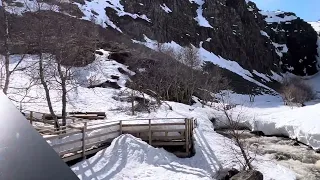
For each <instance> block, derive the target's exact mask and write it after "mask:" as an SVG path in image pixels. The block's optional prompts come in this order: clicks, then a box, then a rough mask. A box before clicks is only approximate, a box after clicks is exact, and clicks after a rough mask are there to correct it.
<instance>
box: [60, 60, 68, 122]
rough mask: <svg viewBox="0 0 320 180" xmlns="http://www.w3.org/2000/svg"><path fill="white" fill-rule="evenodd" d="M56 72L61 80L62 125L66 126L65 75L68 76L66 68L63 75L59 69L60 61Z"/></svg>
mask: <svg viewBox="0 0 320 180" xmlns="http://www.w3.org/2000/svg"><path fill="white" fill-rule="evenodd" d="M58 73H59V76H60V80H61V90H62V97H61V101H62V109H61V115H62V126H66V125H67V87H66V86H67V83H66V80H67V77H68V70H66V72H65V75H63V74H64V73H63V72H62V69H61V63H58Z"/></svg>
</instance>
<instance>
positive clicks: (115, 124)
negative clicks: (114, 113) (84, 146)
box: [88, 122, 120, 131]
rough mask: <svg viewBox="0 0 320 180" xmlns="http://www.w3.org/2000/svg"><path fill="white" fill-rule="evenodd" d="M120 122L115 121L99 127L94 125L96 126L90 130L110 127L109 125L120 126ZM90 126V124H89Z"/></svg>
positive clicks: (89, 129)
mask: <svg viewBox="0 0 320 180" xmlns="http://www.w3.org/2000/svg"><path fill="white" fill-rule="evenodd" d="M119 125H120V122H118V123H114V124H108V125H104V126H98V127H94V128H88V131H93V130H97V129H103V128H108V127H114V126H119ZM89 127H90V126H89Z"/></svg>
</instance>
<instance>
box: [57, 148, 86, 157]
mask: <svg viewBox="0 0 320 180" xmlns="http://www.w3.org/2000/svg"><path fill="white" fill-rule="evenodd" d="M81 150H82V147H74V148H71V149H68V150H66V151H61V152H58V153H59V155H60V156H62V155H65V154H69V153H75V152H77V151H81Z"/></svg>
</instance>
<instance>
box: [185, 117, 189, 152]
mask: <svg viewBox="0 0 320 180" xmlns="http://www.w3.org/2000/svg"><path fill="white" fill-rule="evenodd" d="M185 138H186V153H187V154H188V155H189V126H188V119H187V118H186V119H185Z"/></svg>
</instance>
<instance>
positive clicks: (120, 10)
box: [74, 0, 151, 33]
mask: <svg viewBox="0 0 320 180" xmlns="http://www.w3.org/2000/svg"><path fill="white" fill-rule="evenodd" d="M74 4H76V5H77V6H78V7H79V9H80V10H81V11H82V12H83V13H84V15H85V16H84V17H82V19H84V20H92V17H94V18H95V21H96V23H97V24H99V25H102V26H103V27H108V26H110V27H112V28H113V29H116V30H117V31H119V32H121V33H122V31H121V29H120V28H119V27H117V26H116V25H115V23H114V22H113V21H112V20H111V19H110V18H109V17H108V16H107V15H106V11H107V10H106V8H112V9H113V10H115V11H116V12H117V15H118V16H119V17H122V16H130V17H131V18H133V19H137V18H140V19H143V20H145V21H148V22H151V20H150V19H149V18H148V17H147V16H146V15H145V14H141V15H139V14H133V13H128V12H126V11H125V10H124V7H123V5H122V4H121V3H120V0H111V1H99V0H92V1H85V4H81V3H77V2H74Z"/></svg>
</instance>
